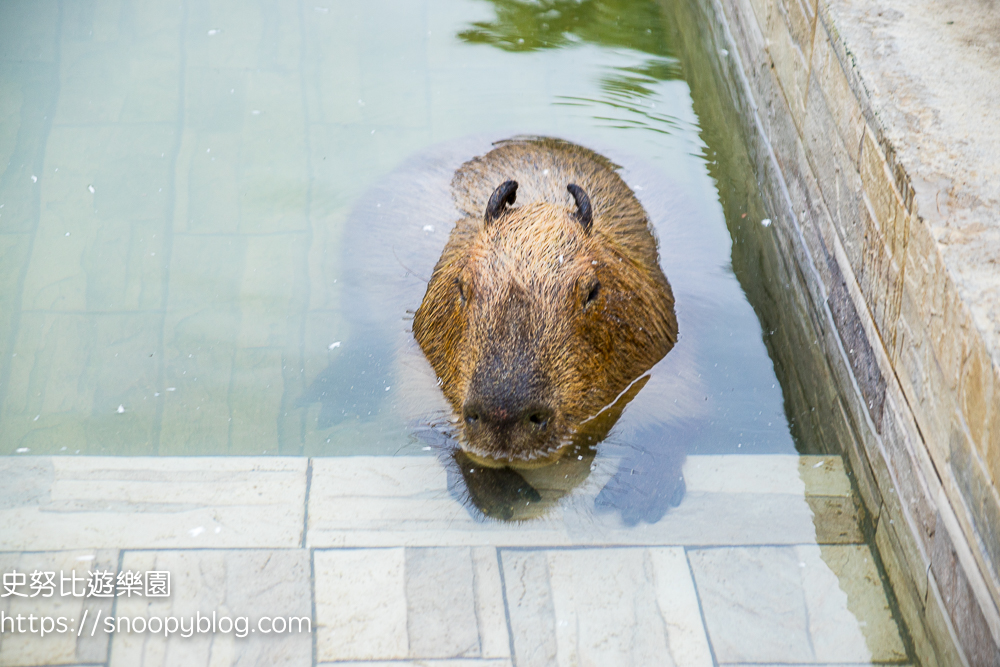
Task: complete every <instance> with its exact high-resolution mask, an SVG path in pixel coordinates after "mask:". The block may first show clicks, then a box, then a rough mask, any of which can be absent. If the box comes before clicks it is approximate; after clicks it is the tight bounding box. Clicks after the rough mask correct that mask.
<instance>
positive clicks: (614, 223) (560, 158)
mask: <svg viewBox="0 0 1000 667" xmlns="http://www.w3.org/2000/svg"><path fill="white" fill-rule="evenodd" d="M615 169H616V166H615V165H614V164H613V163H611V162H610V161H608V160H607V159H605V158H603V157H601V156H600V155H597V154H596V153H594V152H592V151H590V150H587V149H585V148H582V147H580V146H577V145H574V144H570V143H568V142H564V141H560V140H555V139H517V140H510V141H506V142H501V143H499V144H497V145H496V148H494V149H493V150H492V151H490V152H489V153H487V154H486V155H484V156H482V157H478V158H475V159H473V160H470V161H469V162H466V163H465V164H464V165H462V167H461V168H459V170H458V171H457V172H456V174H455V176H454V178H453V180H452V191H453V196H454V198H455V203H456V207H457V209H458V210H459V212H460V213H462V214H464V217H463V218H461V219H460V220H458V222H457V223H456V225H455V228H454V229H453V230H452V232H451V235H450V237H449V239H448V243H447V245H446V246H445V249H444V251H443V252H442V254H441V257H440V259H439V260H438V263H437V265H436V266H435V268H434V272H433V274H432V276H431V278H430V281H429V282H428V285H427V292H426V294H425V296H424V299H423V302H422V303H421V305H420V308H419V309H418V310H417V312H416V315H415V317H414V321H413V333H414V336H415V338H416V340H417V342H418V343H419V345H420V347H421V349H422V350H423V352H424V354H425V356H426V357H427V359H428V361H429V362H430V365H431V367H432V368H433V369H434V371H435V373H436V374H437V376H438V378H439V383H440V386H441V389H442V391H443V393H444V395H445V398H446V399H447V400H448V402H449V403H450V404H451V406H452V408H453V409H454V411H455V413H456V415H457V417H458V423H459V441H460V443H461V446H462V448H463V449H464V450H465V451H466V452H468V453H469V454H470V456H471V457H472V458H473V460H475V461H478V462H479V463H480V464H482V465H494V466H511V467H515V468H530V467H535V466H538V465H542V464H547V463H550V462H552V461H554V460H557V459H558V458H559V457H560V455H561V454H562V452H563V451H564V450H565V449H566V448H567V447H569V446H570V444H571V443H572V441H573V438H574V435H575V434H577V433H578V432H580V431H581V426H582V425H583V424H585V423H586V422H587V420H588V419H590V418H592V417H593V416H595V415H597V414H598V413H599V412H601V410H602V409H604V408H605V407H607V406H609V405H612V404H613V403H615V401H616V399H617V398H618V397H619V395H620V394H622V392H623V391H625V390H626V389H627V388H628V387H629V385H630V383H632V382H633V380H635V379H636V378H637V377H639V376H640V375H641V374H643V373H644V372H645V371H647V370H648V369H649V368H651V367H652V366H653V365H654V364H655V363H656V362H657V361H659V360H660V359H661V358H663V356H664V355H665V354H667V352H668V351H670V349H671V348H672V347H673V345H674V343H675V342H676V341H677V319H676V317H675V315H674V299H673V295H672V293H671V290H670V285H669V284H668V282H667V279H666V277H665V276H664V275H663V272H662V271H661V270H660V266H659V257H658V253H657V249H656V241H655V239H654V238H653V235H652V233H651V232H650V225H649V222H648V220H647V217H646V213H645V211H644V210H643V208H642V206H641V205H640V204H639V202H638V200H637V199H636V197H635V195H634V194H633V193H632V191H631V190H630V189H629V188H628V186H627V185H626V184H625V183H624V181H623V180H622V179H621V178H620V177H619V176H618V174H617V173H615ZM507 180H515V181H517V183H518V185H519V187H518V190H517V200H516V202H515V204H514V205H513V206H511V207H509V208H507V209H506V210H505V211H504V212H503V213H502V214H501V215H500V216H499V218H497V219H495V220H492V221H491V222H489V223H486V222H485V221H484V212H485V210H486V205H487V202H488V201H489V198H490V195H491V194H493V192H494V190H495V189H496V188H497V186H499V185H500V184H501V183H503V182H504V181H507ZM571 183H572V184H576V185H578V186H580V187H581V188H582V189H583V190H584V192H586V193H587V195H588V196H589V198H590V202H591V206H592V209H593V224H592V227H591V229H590V230H589V232H588V231H587V230H585V228H584V226H583V225H582V224H581V222H580V219H579V216H578V211H577V206H576V204H575V202H574V200H573V197H572V196H571V195H570V193H569V192H568V191H567V189H566V187H567V185H569V184H571ZM595 286H596V287H597V289H596V291H595V289H594V288H595ZM470 417H474V419H470Z"/></svg>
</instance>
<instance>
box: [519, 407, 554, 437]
mask: <svg viewBox="0 0 1000 667" xmlns="http://www.w3.org/2000/svg"><path fill="white" fill-rule="evenodd" d="M523 414H524V419H523V421H524V423H526V424H528V425H530V426H531V428H533V429H535V430H537V431H542V430H544V429H545V427H546V426H548V425H549V420H550V419H552V415H553V414H554V413H553V411H552V410H551V409H549V408H547V407H545V406H542V405H533V406H531V407H529V408H528V409H527V410H525V411H524V413H523Z"/></svg>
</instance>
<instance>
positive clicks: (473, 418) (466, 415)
mask: <svg viewBox="0 0 1000 667" xmlns="http://www.w3.org/2000/svg"><path fill="white" fill-rule="evenodd" d="M482 412H483V411H482V408H481V407H480V406H479V404H478V403H467V404H466V405H465V407H464V408H462V419H464V420H465V424H466V426H478V425H479V422H480V420H481V419H482V416H481V415H482Z"/></svg>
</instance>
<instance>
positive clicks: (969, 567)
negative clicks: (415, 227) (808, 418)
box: [699, 0, 1000, 665]
mask: <svg viewBox="0 0 1000 667" xmlns="http://www.w3.org/2000/svg"><path fill="white" fill-rule="evenodd" d="M699 20H702V21H704V22H705V23H706V24H707V27H708V30H707V32H709V33H711V34H712V35H713V37H712V40H711V41H712V46H710V47H709V48H712V47H713V46H714V48H715V49H716V53H723V54H724V56H723V61H722V63H721V64H720V66H719V67H720V70H721V73H722V75H723V76H722V78H723V79H728V81H729V82H730V84H729V88H730V89H729V91H728V93H729V94H730V95H731V99H729V100H728V102H727V103H728V104H730V105H732V106H733V108H735V109H736V113H737V114H738V115H739V116H741V117H742V118H743V119H744V124H745V125H746V126H747V132H746V137H745V138H746V141H747V144H748V148H749V153H750V160H751V162H752V163H753V167H754V169H755V170H756V172H757V176H758V182H760V183H762V185H763V188H764V193H763V194H764V198H765V205H766V207H767V208H768V209H769V210H768V211H767V213H768V214H769V215H770V216H771V217H772V218H774V219H775V225H774V226H773V227H772V228H771V229H773V231H774V238H773V239H771V240H769V241H768V243H770V244H773V246H772V248H773V249H772V250H770V252H771V253H776V255H777V256H778V257H781V258H789V259H790V260H791V261H792V265H791V266H784V267H782V268H780V269H779V271H784V273H783V274H782V275H784V276H787V279H788V284H790V285H793V286H796V285H797V287H796V288H795V289H796V290H797V291H798V292H799V295H798V296H796V297H793V299H792V301H795V302H796V306H795V307H800V308H802V309H804V310H806V311H807V312H815V313H819V314H820V317H819V318H818V319H817V318H815V317H814V318H813V322H812V331H811V332H804V333H803V334H802V335H803V336H807V337H808V338H810V339H811V338H814V339H815V340H816V341H817V342H819V343H820V344H821V346H822V349H823V351H825V353H826V357H827V358H828V359H829V360H830V361H825V360H813V361H812V362H811V363H813V365H814V368H815V369H817V371H818V372H823V373H825V374H828V375H829V376H830V377H831V378H832V379H833V381H834V382H835V383H836V384H837V386H838V387H839V389H840V396H839V397H838V396H833V397H830V396H821V395H820V394H813V395H810V394H809V393H808V392H809V390H808V389H805V390H803V391H805V392H806V393H805V394H804V395H803V396H802V397H801V398H800V399H795V398H794V397H793V399H792V400H793V402H794V401H795V400H801V401H802V403H804V404H808V403H809V402H812V405H813V406H815V407H817V408H821V409H822V412H823V413H824V415H823V417H818V418H817V419H822V421H823V423H822V424H817V428H820V429H821V430H822V431H824V432H825V433H827V434H828V438H829V440H830V441H832V442H838V443H839V444H840V447H841V448H842V449H843V450H844V451H845V452H846V453H847V455H848V458H849V460H850V462H851V467H852V469H853V473H854V479H855V483H856V484H857V487H858V489H859V492H860V493H861V495H862V497H863V499H864V501H865V504H866V506H867V510H868V514H869V517H870V520H871V522H872V528H873V529H874V530H875V532H876V538H877V541H878V543H879V546H880V549H881V551H882V558H883V561H884V566H885V567H886V570H887V571H888V573H889V576H890V579H891V580H892V582H893V585H894V588H895V589H896V593H897V598H898V603H899V605H900V609H901V612H902V613H903V616H904V618H905V619H906V621H907V623H908V624H909V625H910V631H911V634H912V638H913V641H914V644H915V646H916V649H917V653H918V655H919V657H920V658H921V660H922V661H924V663H925V664H948V665H951V664H960V663H964V664H972V665H979V664H990V665H993V664H1000V662H998V660H1000V658H998V657H997V656H998V655H1000V652H998V648H997V647H998V646H1000V613H998V605H1000V585H998V584H1000V578H998V573H1000V495H998V494H997V481H998V479H1000V270H998V269H1000V264H998V262H1000V260H998V258H1000V116H998V115H997V114H996V111H995V110H996V109H997V108H998V106H1000V104H998V103H1000V90H998V89H997V87H996V85H995V82H996V81H998V80H1000V42H998V38H997V35H998V34H1000V33H998V29H997V28H998V25H1000V17H998V16H997V15H996V13H995V11H991V10H990V7H989V6H988V5H985V4H983V5H980V4H977V3H973V4H968V3H966V4H961V3H957V2H947V1H944V0H939V1H937V2H932V3H929V4H928V3H917V2H910V1H908V2H903V3H902V4H901V3H888V2H883V1H881V0H878V1H876V2H866V3H860V2H853V1H851V0H804V1H802V2H797V1H793V0H718V2H717V4H711V5H710V6H709V9H708V14H707V15H704V16H703V18H702V19H699ZM719 22H721V23H719ZM714 55H715V54H713V56H714ZM783 261H785V260H784V259H779V260H778V261H777V263H778V264H779V265H780V264H781V263H782V262H783ZM831 398H832V399H833V400H832V401H830V400H829V399H831ZM830 408H832V409H830Z"/></svg>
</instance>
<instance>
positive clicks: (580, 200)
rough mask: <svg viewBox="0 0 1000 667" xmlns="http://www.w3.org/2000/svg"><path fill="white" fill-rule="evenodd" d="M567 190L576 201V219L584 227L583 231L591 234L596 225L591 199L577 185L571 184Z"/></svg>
mask: <svg viewBox="0 0 1000 667" xmlns="http://www.w3.org/2000/svg"><path fill="white" fill-rule="evenodd" d="M566 189H567V190H569V193H570V194H571V195H573V199H574V200H575V201H576V219H577V220H579V221H580V224H581V225H583V231H585V232H587V233H588V234H589V233H590V227H591V225H593V224H594V212H593V210H591V208H590V197H588V196H587V193H586V192H584V191H583V188H581V187H580V186H579V185H577V184H576V183H570V184H569V185H567V186H566Z"/></svg>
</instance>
